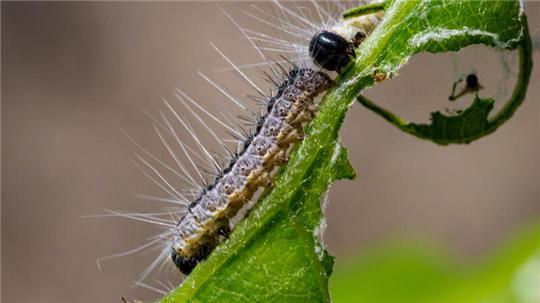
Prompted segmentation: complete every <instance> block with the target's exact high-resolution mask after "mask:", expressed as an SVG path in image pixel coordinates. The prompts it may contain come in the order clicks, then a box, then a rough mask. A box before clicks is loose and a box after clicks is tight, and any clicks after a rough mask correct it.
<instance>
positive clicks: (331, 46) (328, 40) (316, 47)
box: [309, 31, 355, 72]
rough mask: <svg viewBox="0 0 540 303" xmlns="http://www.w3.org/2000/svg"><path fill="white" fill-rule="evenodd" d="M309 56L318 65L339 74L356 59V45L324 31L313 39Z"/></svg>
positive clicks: (310, 43)
mask: <svg viewBox="0 0 540 303" xmlns="http://www.w3.org/2000/svg"><path fill="white" fill-rule="evenodd" d="M309 56H310V57H311V59H313V61H314V62H315V63H316V64H317V65H319V66H322V67H323V68H325V69H327V70H333V71H337V72H339V71H340V70H341V69H342V68H343V67H345V66H346V65H347V64H348V63H349V61H350V60H351V58H354V57H355V53H354V45H353V43H350V42H349V41H347V40H346V39H345V38H343V37H341V36H340V35H338V34H336V33H332V32H328V31H322V32H320V33H318V34H316V35H315V36H313V38H311V41H310V42H309Z"/></svg>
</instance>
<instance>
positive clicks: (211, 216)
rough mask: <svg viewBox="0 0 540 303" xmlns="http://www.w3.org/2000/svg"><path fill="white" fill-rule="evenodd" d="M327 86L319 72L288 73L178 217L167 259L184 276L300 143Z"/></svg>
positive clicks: (328, 84)
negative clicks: (224, 163)
mask: <svg viewBox="0 0 540 303" xmlns="http://www.w3.org/2000/svg"><path fill="white" fill-rule="evenodd" d="M332 84H333V81H332V80H331V79H330V77H329V76H328V75H326V74H325V73H323V72H320V71H315V70H312V69H307V68H303V69H300V68H293V69H292V70H291V71H290V72H289V74H288V75H287V77H286V79H285V80H284V81H283V83H282V84H281V85H280V86H279V88H278V91H277V93H276V95H275V96H274V97H271V98H270V100H269V101H268V108H267V113H266V114H265V115H263V116H262V117H261V118H260V119H259V121H258V122H257V127H256V130H255V132H254V134H253V135H252V136H250V137H248V138H247V139H246V141H245V143H244V145H243V148H242V150H241V151H240V152H239V153H238V155H237V156H236V157H234V159H232V160H231V162H230V164H229V166H228V168H227V169H225V170H224V171H223V173H222V174H221V175H220V176H218V177H217V178H216V179H215V181H214V183H213V184H212V185H210V186H208V187H207V188H205V189H204V190H203V191H202V192H201V194H200V195H199V197H198V198H197V199H195V200H194V201H193V202H191V204H190V205H189V207H188V211H187V212H186V214H185V215H184V216H183V217H181V219H180V220H179V222H178V224H177V226H176V230H175V231H176V233H175V234H174V238H173V242H172V252H171V255H172V260H173V261H174V263H175V264H176V266H177V267H178V268H179V270H180V271H182V272H183V273H185V274H189V273H190V272H191V271H192V269H193V268H194V267H195V266H196V264H197V263H198V262H199V261H201V260H203V259H205V258H206V257H207V256H208V254H209V253H210V252H211V251H212V249H213V248H214V247H215V246H216V245H217V244H218V243H219V242H220V240H221V239H222V238H223V237H226V236H227V235H228V233H229V229H230V227H229V220H230V219H231V218H232V217H234V216H235V215H236V213H237V212H238V211H239V210H240V209H241V208H242V207H243V206H244V205H245V204H246V203H247V202H249V201H250V200H251V198H252V197H253V195H254V193H255V192H256V191H257V190H258V189H259V188H261V187H267V186H269V185H270V184H271V180H272V175H271V174H272V171H273V170H274V168H275V167H277V166H279V165H282V164H283V163H284V162H285V161H286V157H287V151H288V149H289V147H290V146H291V144H294V143H296V142H298V141H300V140H302V138H303V127H304V126H305V124H306V123H307V122H309V121H311V119H312V118H313V114H314V111H315V109H316V105H315V98H316V97H317V96H318V95H319V94H320V93H322V92H323V91H325V90H326V89H328V88H329V87H330V86H331V85H332Z"/></svg>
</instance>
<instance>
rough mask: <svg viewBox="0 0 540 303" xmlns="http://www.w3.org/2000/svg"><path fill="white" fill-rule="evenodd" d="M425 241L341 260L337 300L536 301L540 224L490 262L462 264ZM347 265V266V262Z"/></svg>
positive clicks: (335, 286) (416, 302)
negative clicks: (346, 260) (344, 260)
mask: <svg viewBox="0 0 540 303" xmlns="http://www.w3.org/2000/svg"><path fill="white" fill-rule="evenodd" d="M443 251H444V250H443V249H441V248H439V247H434V246H433V245H430V244H429V242H425V241H421V242H419V241H411V240H410V239H408V240H403V239H402V240H400V241H399V242H398V243H390V244H385V245H381V246H379V247H376V248H371V249H370V251H368V252H363V253H362V254H361V255H358V256H356V257H355V258H354V259H352V260H349V261H348V262H345V263H344V262H341V263H342V265H341V266H337V268H336V270H335V273H334V275H333V276H332V278H331V281H330V286H331V290H332V297H333V299H334V302H340V303H345V302H351V303H352V302H370V303H409V302H414V303H419V302H426V303H428V302H429V303H431V302H437V303H446V302H448V303H453V302H460V303H467V302H470V303H477V302H500V303H512V302H515V303H533V302H538V300H539V299H540V293H538V285H540V275H539V273H540V271H539V269H540V225H539V224H538V223H536V224H533V225H528V226H525V228H523V229H522V230H520V231H519V232H518V233H516V234H515V235H514V236H512V237H511V239H510V240H509V241H506V242H505V243H504V245H503V246H502V247H501V248H499V249H497V250H496V251H495V253H493V254H491V255H489V256H487V257H486V258H485V260H481V261H477V262H473V263H470V262H469V263H467V264H460V263H458V262H456V261H455V259H453V258H449V256H447V255H446V254H444V253H443ZM345 265H346V266H345Z"/></svg>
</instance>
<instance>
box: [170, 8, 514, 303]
mask: <svg viewBox="0 0 540 303" xmlns="http://www.w3.org/2000/svg"><path fill="white" fill-rule="evenodd" d="M471 3H474V5H471ZM518 19H519V4H518V2H513V1H512V2H510V1H501V2H497V1H486V2H485V3H484V2H476V1H475V2H469V1H464V2H461V1H444V2H443V1H411V0H404V1H394V2H392V3H389V4H388V6H387V11H386V16H385V18H384V19H383V20H382V22H381V24H380V25H379V26H378V27H377V28H376V29H375V31H374V32H373V33H372V34H371V35H370V36H369V37H368V38H367V39H366V41H364V43H363V44H362V45H361V46H360V47H359V49H358V50H357V59H356V61H355V62H354V63H352V64H351V65H350V66H349V67H348V68H347V70H346V71H345V72H344V74H343V75H342V76H340V77H338V79H337V83H336V86H335V87H334V88H333V89H331V90H330V91H328V93H327V94H326V95H325V97H324V98H323V100H322V101H321V105H320V108H319V111H318V113H317V115H316V117H315V119H314V120H313V122H312V123H311V124H310V125H309V126H308V127H307V128H306V137H305V139H304V140H303V142H302V143H301V144H299V145H298V146H297V147H296V148H295V149H294V150H293V151H292V153H291V157H290V160H289V162H288V163H287V165H286V166H284V167H283V168H282V169H281V170H280V171H279V172H278V174H277V176H276V177H275V185H274V188H273V189H272V190H270V191H268V192H266V193H265V194H263V196H262V197H261V198H260V199H259V201H258V203H257V205H256V206H255V207H254V209H253V210H252V211H251V213H250V214H249V216H248V217H247V218H246V219H244V220H243V221H242V222H240V223H239V224H238V226H236V228H235V229H234V231H233V232H232V234H231V236H230V238H229V239H228V240H227V241H225V242H223V243H222V244H220V245H219V246H218V247H217V248H216V249H215V250H214V252H213V253H212V254H211V255H210V257H209V258H208V259H207V260H206V261H204V262H202V263H200V264H199V265H198V266H197V267H196V268H195V270H194V271H193V272H192V273H191V274H190V275H189V276H188V277H187V278H186V280H185V281H184V282H183V283H182V285H181V286H180V287H179V288H177V289H176V290H175V291H174V292H173V293H171V294H170V295H168V296H166V297H165V298H163V299H162V302H330V294H329V291H328V277H329V275H330V273H331V271H332V258H331V257H330V256H329V255H328V254H327V253H326V251H325V249H324V246H323V244H322V243H321V242H320V241H319V233H320V232H322V230H323V227H324V217H323V214H322V211H321V207H320V203H321V197H322V196H323V195H324V193H325V192H326V190H327V188H328V186H329V185H330V184H331V183H332V182H333V181H335V180H337V179H341V178H353V177H354V175H355V174H354V171H353V170H352V167H351V165H350V164H349V162H348V160H347V153H346V150H345V149H344V148H342V147H341V145H340V144H339V138H338V131H339V129H340V126H341V124H342V123H343V120H344V118H345V114H346V112H347V110H348V109H349V107H350V106H351V105H352V104H353V102H354V100H355V98H356V97H357V96H358V95H359V93H360V92H361V91H362V90H363V89H365V88H367V87H369V86H370V85H372V84H373V83H374V78H373V75H374V73H375V72H378V73H381V72H383V73H386V74H387V76H391V75H392V74H393V73H394V72H395V71H396V70H397V69H398V68H399V67H400V66H401V65H403V64H404V63H405V62H406V61H407V59H408V57H409V56H411V55H413V54H414V53H415V52H417V51H421V50H428V49H429V50H434V51H435V50H439V51H444V50H450V49H458V48H460V47H463V46H466V45H468V44H472V43H481V42H482V43H491V44H500V43H507V44H508V45H509V46H512V45H513V44H515V43H517V41H519V37H520V36H521V30H522V27H521V23H519V22H516V20H518ZM500 25H504V26H505V31H504V32H502V33H500V35H497V36H493V37H491V38H490V39H487V38H485V37H484V36H479V35H477V34H476V31H472V32H471V31H469V30H467V31H465V32H461V31H458V32H459V34H452V35H446V36H445V35H442V34H441V31H442V30H443V29H445V28H449V29H453V28H456V29H464V28H468V29H473V30H480V31H483V32H485V31H490V32H494V31H495V30H496V29H497V28H498V27H499V26H500ZM431 30H435V32H436V33H438V35H431V34H430V31H431ZM443 32H444V31H443ZM514 40H515V41H514ZM410 41H413V42H414V41H416V42H415V43H416V44H418V45H416V44H415V45H416V47H414V48H412V47H411V46H410V45H411V44H410V43H409V42H410Z"/></svg>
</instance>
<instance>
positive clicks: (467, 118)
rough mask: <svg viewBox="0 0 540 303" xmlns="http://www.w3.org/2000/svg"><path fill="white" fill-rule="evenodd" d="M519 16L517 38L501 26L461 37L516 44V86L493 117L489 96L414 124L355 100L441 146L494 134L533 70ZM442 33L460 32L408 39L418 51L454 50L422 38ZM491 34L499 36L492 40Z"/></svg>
mask: <svg viewBox="0 0 540 303" xmlns="http://www.w3.org/2000/svg"><path fill="white" fill-rule="evenodd" d="M503 2H504V1H503ZM475 3H476V2H475ZM504 4H507V5H508V4H512V3H511V2H510V1H508V2H505V3H504ZM501 9H502V8H501ZM521 19H522V20H521V21H517V20H516V22H515V24H522V26H523V28H522V29H521V30H520V31H517V30H516V29H512V30H511V31H512V32H514V34H518V33H520V35H519V36H517V37H520V38H519V40H518V39H517V38H516V37H512V36H509V35H508V30H509V29H508V28H505V27H504V26H501V27H500V28H499V31H495V32H493V31H485V30H482V31H479V32H477V33H476V34H474V35H472V36H470V37H467V38H466V36H464V39H469V40H475V41H476V40H478V41H482V42H483V43H484V44H486V45H491V46H496V47H499V48H506V49H513V48H515V47H519V55H520V65H519V74H518V79H517V83H516V86H515V88H514V91H513V93H512V96H511V97H510V99H509V100H508V101H507V102H506V103H505V104H506V105H505V106H504V107H503V108H502V109H501V110H500V111H499V112H498V113H497V114H496V115H494V116H493V118H488V115H489V114H490V113H491V111H492V109H493V106H494V103H495V100H494V99H491V98H485V99H481V98H479V97H478V95H476V96H475V99H474V102H473V103H472V104H471V106H470V107H469V108H467V109H465V110H464V111H462V112H461V113H459V114H457V115H453V116H448V115H444V114H442V113H441V112H438V111H437V112H434V113H431V123H430V124H416V123H413V122H407V121H405V120H404V119H403V118H401V117H399V116H397V115H396V114H394V113H392V112H390V111H388V110H387V109H384V108H382V107H380V106H378V105H377V104H375V103H374V102H372V101H370V100H368V99H367V98H366V97H364V96H359V97H358V101H359V102H360V103H361V104H362V105H364V106H365V107H366V108H368V109H370V110H371V111H373V112H374V113H376V114H378V115H379V116H381V117H382V118H384V119H385V120H387V121H388V122H390V123H391V124H393V125H395V126H396V127H398V128H399V129H401V130H402V131H404V132H406V133H409V134H411V135H414V136H416V137H419V138H422V139H426V140H431V141H433V142H435V143H438V144H441V145H447V144H453V143H470V142H471V141H474V140H477V139H479V138H482V137H484V136H486V135H489V134H491V133H493V132H494V131H495V130H497V128H499V127H500V126H501V125H502V124H503V123H504V122H506V121H507V120H508V119H510V117H512V115H513V114H514V112H515V111H516V110H517V108H518V107H519V106H520V105H521V103H523V101H524V100H525V95H526V92H527V87H528V84H529V80H530V76H531V72H532V65H533V63H532V45H531V39H530V36H529V31H528V28H527V20H526V17H525V16H522V17H521ZM468 30H470V29H468ZM444 32H459V31H458V30H456V29H453V28H452V29H448V28H445V29H441V28H437V29H436V30H435V31H433V32H431V33H430V32H424V33H423V34H422V35H415V36H414V37H413V38H412V39H411V40H409V42H410V44H411V45H412V46H420V49H421V50H426V51H429V52H441V51H450V50H456V49H455V46H456V44H454V43H448V44H444V43H443V44H442V45H436V44H433V42H431V41H430V42H426V41H424V39H425V37H439V36H440V35H441V33H444ZM494 37H498V38H497V39H495V38H494ZM501 37H505V39H503V40H501ZM437 39H438V38H437ZM455 39H457V37H452V38H450V40H455ZM458 41H459V40H456V42H458ZM461 42H463V41H461ZM457 44H459V43H457ZM412 49H414V48H412Z"/></svg>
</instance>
